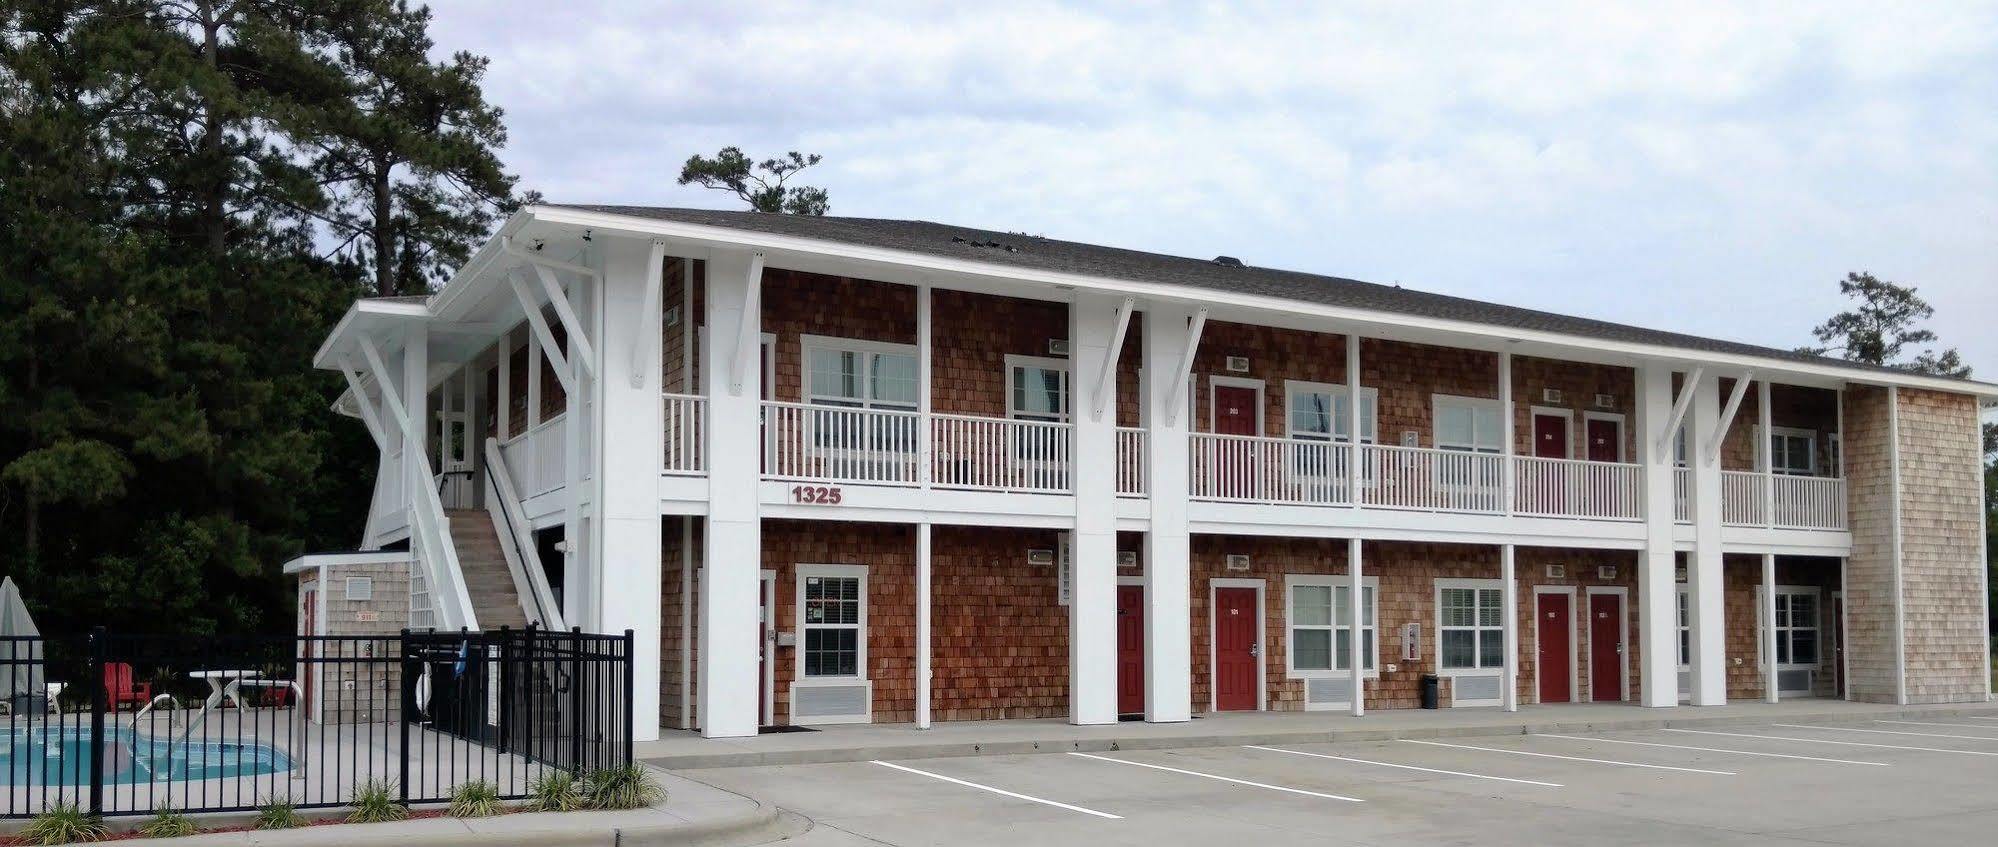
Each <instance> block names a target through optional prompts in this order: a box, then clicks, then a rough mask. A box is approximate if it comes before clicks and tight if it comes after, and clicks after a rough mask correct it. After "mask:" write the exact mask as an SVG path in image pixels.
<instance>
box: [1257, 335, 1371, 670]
mask: <svg viewBox="0 0 1998 847" xmlns="http://www.w3.org/2000/svg"><path fill="white" fill-rule="evenodd" d="M1375 416H1376V417H1377V418H1378V416H1379V411H1378V410H1376V411H1375ZM1257 434H1258V435H1260V434H1261V433H1257ZM1374 438H1375V440H1376V441H1380V440H1383V439H1381V438H1380V433H1378V432H1376V433H1375V434H1374ZM1346 449H1347V451H1348V452H1347V456H1348V459H1347V462H1346V494H1347V496H1348V497H1349V498H1351V501H1352V502H1351V505H1352V506H1353V507H1354V508H1358V507H1359V505H1360V499H1361V498H1360V479H1361V473H1360V468H1361V466H1362V465H1363V464H1365V460H1364V459H1363V458H1362V457H1361V456H1360V451H1361V447H1360V334H1359V333H1357V332H1353V331H1351V330H1348V331H1347V332H1346ZM1359 690H1360V689H1359V683H1357V682H1355V683H1354V687H1353V691H1354V692H1358V691H1359ZM1353 701H1354V702H1355V703H1357V702H1359V697H1358V696H1357V694H1356V696H1355V697H1354V698H1353Z"/></svg>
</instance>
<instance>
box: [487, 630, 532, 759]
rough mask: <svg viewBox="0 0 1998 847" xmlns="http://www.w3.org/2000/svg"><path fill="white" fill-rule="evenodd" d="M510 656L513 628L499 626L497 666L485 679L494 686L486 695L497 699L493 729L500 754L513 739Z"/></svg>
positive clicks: (505, 751)
mask: <svg viewBox="0 0 1998 847" xmlns="http://www.w3.org/2000/svg"><path fill="white" fill-rule="evenodd" d="M530 625H531V624H530ZM512 656H513V630H512V629H509V628H507V627H504V626H502V627H500V643H499V662H498V664H499V666H498V667H496V668H493V669H492V670H491V675H490V678H488V679H487V680H486V684H487V685H489V686H494V688H493V689H492V691H491V693H488V694H487V695H486V696H488V697H496V698H498V699H499V726H497V727H494V728H493V731H494V734H496V735H497V736H499V737H498V739H497V741H498V744H499V752H500V755H502V756H504V755H506V754H507V753H508V752H509V749H510V747H511V742H512V740H513V733H512V732H511V731H510V728H511V726H512V725H513V684H512V683H513V671H512V670H511V669H509V667H508V664H509V663H508V659H510V658H511V657H512Z"/></svg>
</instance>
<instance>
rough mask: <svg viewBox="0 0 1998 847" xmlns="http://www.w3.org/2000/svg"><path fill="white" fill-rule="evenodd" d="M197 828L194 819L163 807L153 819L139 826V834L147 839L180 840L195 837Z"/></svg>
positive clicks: (154, 814) (170, 808) (169, 807)
mask: <svg viewBox="0 0 1998 847" xmlns="http://www.w3.org/2000/svg"><path fill="white" fill-rule="evenodd" d="M195 830H196V827H195V825H194V819H193V818H190V817H188V816H186V815H183V814H181V813H180V812H177V811H175V810H174V809H173V807H171V806H162V807H160V810H159V811H157V812H154V813H153V816H152V818H150V819H148V820H147V821H146V822H145V823H142V824H140V825H139V834H140V835H143V836H145V837H147V838H180V837H181V836H184V835H193V834H194V833H195Z"/></svg>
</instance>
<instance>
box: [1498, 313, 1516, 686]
mask: <svg viewBox="0 0 1998 847" xmlns="http://www.w3.org/2000/svg"><path fill="white" fill-rule="evenodd" d="M1498 396H1499V442H1500V443H1501V444H1503V445H1504V449H1503V450H1500V451H1499V456H1500V461H1502V462H1504V464H1503V465H1502V466H1501V467H1502V468H1503V470H1501V471H1500V472H1499V496H1500V497H1502V498H1504V499H1505V505H1504V507H1503V508H1504V509H1505V513H1506V514H1508V515H1510V514H1512V510H1513V502H1514V497H1513V491H1514V489H1516V488H1518V486H1519V483H1518V482H1516V481H1515V480H1517V479H1518V478H1519V468H1518V462H1517V461H1515V460H1514V459H1513V457H1512V456H1513V454H1514V453H1515V452H1518V450H1517V448H1515V447H1514V446H1513V443H1512V441H1513V437H1514V435H1513V429H1514V424H1513V409H1512V351H1511V350H1501V351H1499V354H1498ZM1506 655H1507V656H1509V657H1510V656H1512V654H1511V653H1507V654H1506ZM1511 665H1512V661H1511V659H1507V661H1506V666H1507V667H1511Z"/></svg>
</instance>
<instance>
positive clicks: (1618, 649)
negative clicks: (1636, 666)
mask: <svg viewBox="0 0 1998 847" xmlns="http://www.w3.org/2000/svg"><path fill="white" fill-rule="evenodd" d="M1589 699H1590V700H1594V701H1595V702H1598V703H1615V702H1617V701H1619V700H1622V699H1623V595H1621V594H1591V595H1589Z"/></svg>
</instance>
